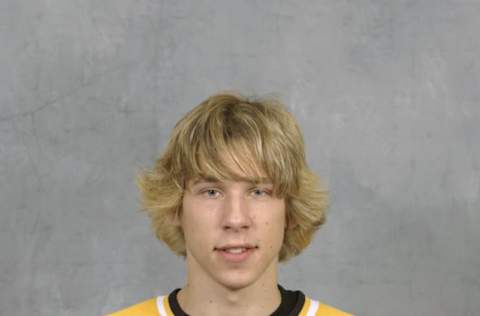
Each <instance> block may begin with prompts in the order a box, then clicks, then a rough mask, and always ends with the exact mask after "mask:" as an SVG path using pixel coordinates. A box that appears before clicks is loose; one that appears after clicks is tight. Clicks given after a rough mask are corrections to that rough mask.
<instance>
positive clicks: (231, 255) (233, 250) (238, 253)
mask: <svg viewBox="0 0 480 316" xmlns="http://www.w3.org/2000/svg"><path fill="white" fill-rule="evenodd" d="M257 248H258V247H257V246H254V245H251V244H235V245H234V244H231V245H224V246H221V247H215V251H216V252H217V253H218V254H220V255H221V257H222V258H223V259H224V260H225V261H227V262H231V263H241V262H244V261H246V260H247V259H248V258H249V257H250V255H251V254H252V253H253V252H254V251H255V250H256V249H257Z"/></svg>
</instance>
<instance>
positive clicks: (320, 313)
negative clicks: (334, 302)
mask: <svg viewBox="0 0 480 316" xmlns="http://www.w3.org/2000/svg"><path fill="white" fill-rule="evenodd" d="M315 316H354V315H352V314H349V313H345V312H342V311H341V310H339V309H336V308H334V307H332V306H328V305H326V304H322V303H320V306H319V307H318V310H317V313H316V314H315Z"/></svg>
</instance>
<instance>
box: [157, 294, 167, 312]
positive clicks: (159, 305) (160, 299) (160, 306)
mask: <svg viewBox="0 0 480 316" xmlns="http://www.w3.org/2000/svg"><path fill="white" fill-rule="evenodd" d="M164 297H165V296H158V297H157V309H158V313H159V314H160V316H168V314H167V310H166V309H165V306H164V305H163V299H164Z"/></svg>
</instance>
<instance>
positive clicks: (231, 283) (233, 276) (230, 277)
mask: <svg viewBox="0 0 480 316" xmlns="http://www.w3.org/2000/svg"><path fill="white" fill-rule="evenodd" d="M255 280H257V278H255V276H254V275H253V274H252V273H248V272H247V273H245V272H243V273H241V272H232V271H230V272H227V273H224V275H218V277H217V281H218V283H220V284H221V285H222V286H223V287H225V288H227V289H229V290H231V291H237V290H241V289H244V288H246V287H248V286H250V285H252V284H253V283H255Z"/></svg>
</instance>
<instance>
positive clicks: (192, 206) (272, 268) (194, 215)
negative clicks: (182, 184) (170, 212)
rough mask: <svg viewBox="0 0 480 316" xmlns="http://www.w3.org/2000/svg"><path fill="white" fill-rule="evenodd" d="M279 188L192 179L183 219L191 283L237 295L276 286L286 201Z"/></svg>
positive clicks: (264, 184) (249, 183) (186, 192)
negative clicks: (257, 285) (258, 284)
mask: <svg viewBox="0 0 480 316" xmlns="http://www.w3.org/2000/svg"><path fill="white" fill-rule="evenodd" d="M272 189H273V186H272V184H271V183H268V181H266V182H265V183H260V184H258V183H257V184H254V183H252V182H249V181H220V182H215V181H208V180H205V179H197V180H190V181H189V182H188V183H187V186H186V190H185V194H184V198H183V210H182V214H181V218H180V221H181V225H182V228H183V231H184V235H185V244H186V251H187V258H186V260H187V268H188V274H189V279H190V280H192V279H197V280H199V281H201V282H214V283H216V284H218V285H221V286H223V287H225V288H228V289H231V290H235V289H241V288H245V287H247V286H249V285H251V284H253V283H255V282H262V281H272V280H273V279H274V280H273V281H275V282H276V277H277V274H276V273H277V265H278V254H279V252H280V248H281V247H282V243H283V237H284V229H285V201H284V199H283V198H277V197H275V196H273V195H272Z"/></svg>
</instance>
